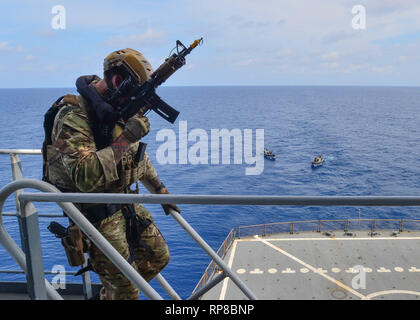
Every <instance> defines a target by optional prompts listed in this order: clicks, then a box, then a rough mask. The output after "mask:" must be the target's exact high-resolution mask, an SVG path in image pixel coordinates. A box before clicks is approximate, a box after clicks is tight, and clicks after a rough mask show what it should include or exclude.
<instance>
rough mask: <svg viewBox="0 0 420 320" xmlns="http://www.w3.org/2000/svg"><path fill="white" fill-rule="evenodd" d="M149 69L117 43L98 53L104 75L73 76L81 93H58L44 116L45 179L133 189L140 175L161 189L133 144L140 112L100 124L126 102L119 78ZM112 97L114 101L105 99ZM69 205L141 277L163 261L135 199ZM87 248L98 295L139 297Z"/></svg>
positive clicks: (94, 188) (142, 128)
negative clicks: (105, 52)
mask: <svg viewBox="0 0 420 320" xmlns="http://www.w3.org/2000/svg"><path fill="white" fill-rule="evenodd" d="M151 73H152V67H151V66H150V64H149V63H148V62H147V60H146V59H145V58H144V57H143V56H142V55H141V53H139V52H138V51H135V50H132V49H124V50H118V51H115V52H113V53H111V54H110V55H108V56H107V57H106V58H105V61H104V78H103V79H99V78H98V77H96V76H85V77H81V78H79V79H78V81H77V82H76V85H77V88H78V91H79V93H81V95H79V96H75V95H66V96H64V97H62V98H60V99H59V100H58V101H57V102H56V103H55V104H54V105H53V107H52V108H51V109H50V110H49V113H47V114H46V121H45V122H44V127H45V134H46V137H45V142H44V145H43V157H44V180H45V181H48V182H50V183H52V184H54V185H55V186H56V187H58V188H59V189H60V190H62V191H63V192H106V193H132V192H136V193H138V181H139V180H140V181H141V182H142V183H143V185H144V186H145V187H146V188H147V189H148V190H149V191H150V192H152V193H160V194H166V193H168V190H167V189H166V187H165V186H164V184H163V183H162V182H161V181H160V179H159V177H158V175H157V173H156V170H155V168H154V167H153V165H152V163H151V162H150V158H149V156H148V155H147V153H145V152H144V150H142V145H143V144H142V143H139V140H140V139H142V138H143V137H144V136H145V135H147V133H148V132H149V130H150V124H149V121H148V119H147V118H146V117H144V116H142V115H140V114H138V115H135V116H133V117H132V118H130V119H128V120H127V122H126V123H124V121H122V120H121V119H120V121H118V122H117V124H116V125H115V128H113V130H112V132H108V133H107V132H105V133H104V132H103V131H104V128H103V126H101V123H104V122H106V119H107V117H108V116H109V114H111V112H112V111H115V110H118V108H120V106H121V105H122V104H123V103H125V102H126V97H124V95H123V94H122V95H121V94H120V95H116V93H120V91H121V86H122V84H123V82H124V80H126V79H127V78H128V77H130V80H131V81H137V82H138V83H140V84H141V83H144V82H145V81H146V80H147V79H148V78H149V77H150V74H151ZM115 96H118V99H112V98H111V97H115ZM92 97H93V98H92ZM95 97H97V98H95ZM48 117H49V123H50V124H48ZM101 130H102V131H101ZM132 184H136V190H135V191H132V190H130V186H131V185H132ZM76 205H77V206H78V208H79V209H80V210H81V211H82V213H83V214H84V215H85V216H86V217H87V218H88V220H89V221H90V222H91V223H93V224H94V225H95V227H96V228H97V229H98V230H99V231H100V232H101V234H102V235H103V236H104V237H105V238H106V239H107V240H108V241H109V242H110V243H111V244H112V245H113V246H114V248H115V249H117V250H118V252H119V253H120V254H121V255H122V256H123V257H124V258H126V259H127V260H128V261H129V262H130V263H131V264H132V265H133V267H134V268H136V270H137V271H138V272H139V273H140V275H141V276H142V277H143V278H144V279H145V280H146V281H150V280H152V279H153V278H154V277H155V276H156V275H157V274H158V273H159V272H160V271H161V270H162V269H163V268H164V267H165V266H166V265H167V264H168V262H169V250H168V247H167V245H166V242H165V240H164V238H163V236H162V234H161V233H160V231H159V229H158V228H157V227H156V226H155V224H154V222H153V218H152V216H151V214H150V213H149V211H148V210H146V209H145V208H144V207H143V206H142V205H140V204H134V205H119V204H108V205H107V204H76ZM162 207H163V209H164V211H165V213H166V214H168V213H169V208H172V209H174V210H176V211H178V212H180V210H179V208H178V207H177V206H176V205H174V204H164V205H162ZM87 251H88V252H89V257H90V263H91V265H92V268H93V270H94V271H95V272H96V273H98V275H99V277H100V279H101V282H102V284H103V287H102V289H101V291H100V299H109V300H111V299H112V300H116V299H138V298H139V292H138V290H137V288H136V287H135V286H134V285H133V284H131V283H130V282H129V280H128V279H127V278H126V277H125V276H124V275H123V274H122V273H121V271H120V270H118V269H117V268H116V267H115V266H114V265H113V264H112V262H111V261H110V260H109V259H108V258H107V257H106V256H105V255H104V254H103V253H102V252H101V251H100V250H99V249H98V248H97V247H96V246H95V245H94V244H91V245H90V246H89V248H88V249H87ZM66 253H67V254H68V252H67V250H66ZM69 261H70V259H69Z"/></svg>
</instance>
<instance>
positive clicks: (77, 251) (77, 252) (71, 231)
mask: <svg viewBox="0 0 420 320" xmlns="http://www.w3.org/2000/svg"><path fill="white" fill-rule="evenodd" d="M67 230H68V231H67V232H68V234H67V236H65V237H64V238H62V239H61V244H62V245H63V247H64V249H65V251H66V256H67V260H68V261H69V265H70V266H72V267H75V266H80V265H82V264H84V263H85V261H86V259H85V254H84V252H86V251H87V248H86V243H85V241H84V240H83V234H82V231H81V230H80V229H79V227H78V226H77V225H71V226H69V227H68V229H67Z"/></svg>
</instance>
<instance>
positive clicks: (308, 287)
mask: <svg viewBox="0 0 420 320" xmlns="http://www.w3.org/2000/svg"><path fill="white" fill-rule="evenodd" d="M391 234H392V231H383V230H382V231H380V232H378V235H376V236H373V237H372V236H370V235H369V231H358V232H355V233H354V234H353V236H346V235H344V232H343V231H338V232H335V233H334V237H329V236H326V235H325V234H321V233H317V232H301V233H299V234H277V235H272V236H269V237H268V236H267V237H261V236H254V237H248V238H242V239H236V240H235V241H234V243H233V244H232V246H231V247H230V249H229V252H228V253H227V254H226V257H225V259H224V260H225V262H226V263H227V264H228V265H229V266H230V267H231V268H232V270H233V271H234V272H236V273H237V274H238V275H239V277H240V278H241V279H242V280H243V281H244V283H245V284H246V285H247V286H248V287H249V288H250V289H251V290H252V291H253V293H254V294H255V295H256V296H257V298H258V299H265V300H276V299H282V300H284V299H299V300H300V299H303V300H306V299H309V300H312V299H323V300H325V299H328V300H329V299H355V300H357V299H420V232H417V231H416V232H401V233H399V234H398V236H392V235H391ZM359 271H361V272H360V273H359ZM203 299H215V300H219V299H221V300H241V299H247V298H246V296H245V295H244V294H243V293H242V292H241V291H240V290H239V289H238V287H237V286H236V285H235V284H234V283H233V282H232V280H230V279H228V278H226V279H225V280H223V281H222V282H221V283H219V284H218V285H217V286H215V287H214V288H213V289H212V290H210V291H209V292H208V293H206V294H205V295H204V296H203Z"/></svg>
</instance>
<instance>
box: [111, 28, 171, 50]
mask: <svg viewBox="0 0 420 320" xmlns="http://www.w3.org/2000/svg"><path fill="white" fill-rule="evenodd" d="M165 40H166V33H165V32H164V31H161V30H155V29H147V30H146V31H145V32H143V33H136V34H130V35H118V36H113V37H110V38H109V39H107V40H106V41H105V44H106V45H107V46H110V47H121V48H123V47H124V48H125V47H139V46H145V45H160V44H162V43H164V42H165Z"/></svg>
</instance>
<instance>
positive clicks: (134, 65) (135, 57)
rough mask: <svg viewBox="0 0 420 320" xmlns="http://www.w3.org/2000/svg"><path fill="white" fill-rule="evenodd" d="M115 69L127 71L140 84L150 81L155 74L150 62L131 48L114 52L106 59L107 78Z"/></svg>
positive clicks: (105, 71) (105, 70) (105, 72)
mask: <svg viewBox="0 0 420 320" xmlns="http://www.w3.org/2000/svg"><path fill="white" fill-rule="evenodd" d="M115 69H120V70H125V71H126V72H128V73H129V74H130V75H131V76H132V78H133V79H135V80H136V81H137V82H138V83H139V84H143V83H144V82H146V81H147V80H148V79H150V76H151V74H152V73H153V68H152V65H151V64H150V63H149V61H147V59H146V58H145V57H144V56H143V55H142V54H141V53H140V52H138V51H137V50H134V49H130V48H127V49H121V50H117V51H114V52H112V53H110V54H109V55H108V56H107V57H106V58H105V59H104V75H105V77H106V74H107V72H109V71H110V70H115Z"/></svg>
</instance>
